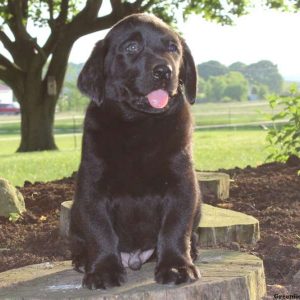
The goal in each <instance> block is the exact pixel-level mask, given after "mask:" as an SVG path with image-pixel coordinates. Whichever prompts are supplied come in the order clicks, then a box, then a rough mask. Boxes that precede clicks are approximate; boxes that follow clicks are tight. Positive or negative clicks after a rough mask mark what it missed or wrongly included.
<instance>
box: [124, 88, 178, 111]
mask: <svg viewBox="0 0 300 300" xmlns="http://www.w3.org/2000/svg"><path fill="white" fill-rule="evenodd" d="M123 92H124V94H125V95H127V97H128V100H127V101H126V103H127V104H128V105H129V106H130V107H131V108H132V109H134V110H136V111H140V112H144V113H150V114H160V113H163V112H165V111H167V110H169V108H170V106H171V103H172V99H173V97H172V96H171V95H169V93H168V92H167V91H166V90H164V89H157V90H153V91H151V92H150V93H148V94H147V95H139V96H134V95H133V94H132V92H131V91H130V90H129V89H128V88H126V87H123Z"/></svg>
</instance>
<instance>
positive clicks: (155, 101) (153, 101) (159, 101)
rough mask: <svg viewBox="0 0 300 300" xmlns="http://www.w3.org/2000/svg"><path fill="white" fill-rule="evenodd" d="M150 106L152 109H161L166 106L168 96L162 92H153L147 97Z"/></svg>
mask: <svg viewBox="0 0 300 300" xmlns="http://www.w3.org/2000/svg"><path fill="white" fill-rule="evenodd" d="M147 98H148V101H149V103H150V105H151V106H152V107H154V108H163V107H165V106H166V105H167V104H168V101H169V95H168V93H167V92H166V91H164V90H155V91H152V92H151V93H149V94H148V95H147Z"/></svg>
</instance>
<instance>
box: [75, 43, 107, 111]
mask: <svg viewBox="0 0 300 300" xmlns="http://www.w3.org/2000/svg"><path fill="white" fill-rule="evenodd" d="M105 52H106V50H105V45H104V40H101V41H99V42H98V43H97V44H96V45H95V47H94V49H93V52H92V54H91V55H90V57H89V59H88V60H87V62H86V63H85V65H84V66H83V69H82V70H81V72H80V74H79V77H78V81H77V86H78V88H79V90H80V91H81V92H82V93H83V94H85V95H87V96H89V97H90V98H91V99H92V100H93V101H94V102H95V103H96V104H97V105H100V104H101V103H102V101H103V98H104V86H105V83H104V57H105Z"/></svg>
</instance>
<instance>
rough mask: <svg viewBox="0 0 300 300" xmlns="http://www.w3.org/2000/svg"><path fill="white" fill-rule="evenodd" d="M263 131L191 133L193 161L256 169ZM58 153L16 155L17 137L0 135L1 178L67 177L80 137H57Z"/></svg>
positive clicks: (207, 165) (17, 182)
mask: <svg viewBox="0 0 300 300" xmlns="http://www.w3.org/2000/svg"><path fill="white" fill-rule="evenodd" d="M265 135H266V133H265V132H264V131H260V130H238V131H234V130H214V131H196V132H195V133H194V143H193V149H194V161H195V166H196V168H198V169H201V170H217V169H219V168H233V167H235V166H238V167H241V168H242V167H245V166H247V165H251V166H256V165H258V164H261V163H263V162H264V160H265V158H266V156H267V154H266V152H265V151H264V147H265ZM56 143H57V145H58V147H59V149H60V150H59V151H43V152H35V153H15V151H16V149H17V147H18V144H19V137H18V136H17V135H0V145H1V147H0V176H1V177H4V178H7V179H8V180H10V181H11V182H12V183H13V184H14V185H18V186H22V185H23V183H24V180H29V181H31V182H35V181H50V180H54V179H60V178H62V177H65V176H70V175H71V174H72V172H73V171H76V170H77V168H78V164H79V160H80V146H81V135H78V134H77V135H76V143H75V140H74V136H73V135H56Z"/></svg>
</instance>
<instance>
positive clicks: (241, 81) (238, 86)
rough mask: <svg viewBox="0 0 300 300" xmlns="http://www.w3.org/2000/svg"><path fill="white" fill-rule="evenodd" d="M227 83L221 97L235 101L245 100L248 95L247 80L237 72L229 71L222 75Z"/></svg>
mask: <svg viewBox="0 0 300 300" xmlns="http://www.w3.org/2000/svg"><path fill="white" fill-rule="evenodd" d="M224 77H225V78H224V79H225V82H226V83H227V85H226V88H225V90H224V95H223V97H228V98H230V99H232V100H236V101H246V100H247V95H248V81H247V79H246V78H245V77H244V76H243V74H241V73H239V72H229V73H228V74H227V75H225V76H224Z"/></svg>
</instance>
